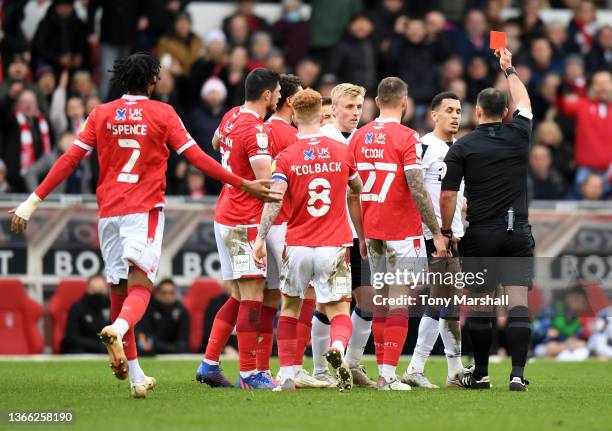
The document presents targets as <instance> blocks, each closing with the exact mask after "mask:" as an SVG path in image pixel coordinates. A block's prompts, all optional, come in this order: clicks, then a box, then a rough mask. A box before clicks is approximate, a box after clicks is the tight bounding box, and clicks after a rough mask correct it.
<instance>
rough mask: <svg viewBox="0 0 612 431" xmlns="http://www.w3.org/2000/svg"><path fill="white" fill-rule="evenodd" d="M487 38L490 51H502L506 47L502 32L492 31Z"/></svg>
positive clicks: (504, 36) (504, 34)
mask: <svg viewBox="0 0 612 431" xmlns="http://www.w3.org/2000/svg"><path fill="white" fill-rule="evenodd" d="M489 38H490V47H491V49H503V48H505V47H506V33H504V32H503V31H492V32H491V35H490V37H489Z"/></svg>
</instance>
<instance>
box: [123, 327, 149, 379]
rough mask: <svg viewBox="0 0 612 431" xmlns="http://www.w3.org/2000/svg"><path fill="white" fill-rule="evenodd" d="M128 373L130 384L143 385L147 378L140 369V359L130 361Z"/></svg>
mask: <svg viewBox="0 0 612 431" xmlns="http://www.w3.org/2000/svg"><path fill="white" fill-rule="evenodd" d="M124 322H125V320H124ZM128 371H129V373H130V383H142V382H143V380H144V378H145V374H144V371H142V368H140V364H139V363H138V359H132V360H131V361H128Z"/></svg>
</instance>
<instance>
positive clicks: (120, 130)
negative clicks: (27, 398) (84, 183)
mask: <svg viewBox="0 0 612 431" xmlns="http://www.w3.org/2000/svg"><path fill="white" fill-rule="evenodd" d="M159 71H160V64H159V61H158V60H157V59H155V58H154V57H151V56H150V55H148V54H143V53H138V54H134V55H131V56H129V57H127V58H125V59H122V60H119V61H117V62H116V63H115V66H114V69H113V74H114V76H113V81H114V83H116V84H118V85H119V86H121V87H122V88H123V89H124V90H125V91H126V92H127V94H125V95H124V96H123V97H122V98H120V99H117V100H115V101H112V102H110V103H106V104H103V105H100V106H98V107H96V108H95V109H94V110H93V111H92V113H91V114H90V116H89V118H88V120H87V123H86V125H85V127H84V128H83V130H82V131H81V133H79V135H78V136H77V138H76V140H75V143H74V145H73V146H72V147H70V149H69V150H68V151H67V152H66V153H65V154H64V155H63V156H62V157H61V158H60V159H59V160H58V161H57V162H56V163H55V165H54V166H53V168H52V169H51V171H50V172H49V174H48V175H47V177H46V178H45V180H44V181H43V182H42V184H40V186H38V188H37V189H36V190H35V191H34V193H32V195H30V197H29V198H28V199H27V200H26V201H25V202H23V203H22V204H20V205H19V206H18V207H17V208H16V209H15V210H14V214H15V215H14V216H13V220H12V223H11V228H12V230H13V232H16V233H21V232H23V231H24V230H25V229H26V227H27V220H29V218H30V217H31V215H32V213H33V212H34V211H35V210H36V208H37V207H38V205H39V204H40V202H41V201H42V200H43V199H44V198H45V197H46V196H47V195H48V194H49V193H50V192H51V191H52V190H53V189H54V188H55V187H57V185H59V184H60V183H62V181H64V180H65V179H66V178H67V177H68V176H69V175H70V174H71V173H72V171H73V170H74V168H75V167H76V166H77V165H78V164H79V162H80V161H81V159H82V158H83V157H84V156H85V155H86V154H87V153H88V152H89V151H91V150H93V149H94V148H97V150H98V158H99V163H100V178H99V181H98V187H97V190H96V193H97V197H98V207H99V217H100V221H99V224H98V234H99V238H100V248H101V251H102V257H103V259H104V262H105V270H106V277H107V281H108V282H109V283H110V284H111V321H113V324H112V325H109V326H107V327H105V328H104V329H102V331H101V333H100V338H101V340H102V341H103V342H104V344H105V345H106V346H107V350H108V354H109V358H110V363H111V368H112V370H113V372H114V373H115V376H116V377H117V378H119V379H120V380H124V379H126V378H127V377H128V373H129V377H130V383H131V393H132V396H134V397H137V398H143V397H145V396H146V394H147V390H148V389H151V388H153V387H154V386H155V379H153V378H150V377H147V376H145V375H144V373H143V371H142V369H141V368H140V365H139V364H138V359H137V355H136V344H135V341H134V326H135V325H136V323H138V321H139V320H140V319H141V318H142V315H143V314H144V312H145V310H146V308H147V305H148V303H149V299H150V297H151V288H152V286H153V283H154V281H155V277H156V274H157V267H158V263H159V258H160V254H161V243H162V236H163V226H164V213H163V211H162V208H163V206H164V193H165V189H166V177H165V174H166V166H167V159H168V155H169V151H168V147H167V146H166V143H167V144H168V145H169V146H170V147H172V149H173V150H175V151H176V152H177V153H179V154H183V155H184V156H185V157H186V158H187V160H189V161H190V162H191V163H192V164H193V165H194V166H195V167H197V168H198V169H200V170H201V171H202V172H204V173H205V174H207V175H210V176H212V177H214V178H216V179H219V180H220V181H223V182H224V183H229V184H231V185H232V187H235V188H240V189H242V190H244V191H245V193H251V194H253V196H256V197H257V198H260V199H269V198H270V197H273V196H274V193H273V192H270V190H269V188H268V186H269V181H268V182H266V181H250V180H244V179H242V178H240V177H239V176H237V175H235V174H232V173H230V172H227V171H226V170H224V169H223V168H222V167H221V166H220V165H219V164H218V163H217V162H216V161H214V159H212V158H211V157H209V156H207V155H206V154H205V153H204V152H203V151H202V150H201V149H200V148H199V147H198V146H197V145H196V143H195V141H194V140H193V139H192V138H191V136H189V134H188V133H187V131H186V130H185V128H184V126H183V124H182V122H181V120H180V118H179V117H178V115H177V114H176V112H175V111H174V109H173V108H172V107H171V106H170V105H167V104H165V103H161V102H156V101H152V100H149V98H148V97H149V96H150V95H151V94H152V92H153V89H154V88H155V84H156V82H157V81H158V79H159ZM277 199H278V198H277ZM124 345H125V350H124Z"/></svg>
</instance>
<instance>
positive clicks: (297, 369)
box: [293, 365, 302, 374]
mask: <svg viewBox="0 0 612 431" xmlns="http://www.w3.org/2000/svg"><path fill="white" fill-rule="evenodd" d="M300 371H302V366H301V365H294V366H293V373H294V374H297V373H299V372H300Z"/></svg>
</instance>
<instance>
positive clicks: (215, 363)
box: [204, 359, 219, 365]
mask: <svg viewBox="0 0 612 431" xmlns="http://www.w3.org/2000/svg"><path fill="white" fill-rule="evenodd" d="M204 362H205V363H207V364H208V365H219V362H218V361H211V360H210V359H204Z"/></svg>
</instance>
